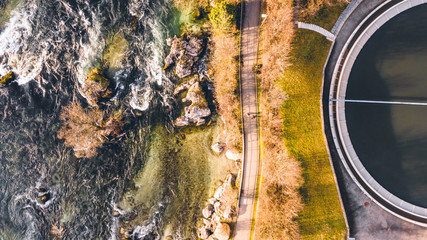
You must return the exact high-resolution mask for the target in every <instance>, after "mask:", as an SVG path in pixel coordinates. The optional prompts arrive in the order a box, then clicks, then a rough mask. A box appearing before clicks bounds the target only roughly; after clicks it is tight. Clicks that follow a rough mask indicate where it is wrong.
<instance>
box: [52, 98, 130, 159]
mask: <svg viewBox="0 0 427 240" xmlns="http://www.w3.org/2000/svg"><path fill="white" fill-rule="evenodd" d="M60 118H61V120H62V121H64V125H63V126H62V127H61V128H60V129H59V131H58V138H59V139H64V140H65V142H64V144H65V145H66V146H68V147H72V148H73V150H74V154H75V155H76V157H78V158H82V157H86V158H90V157H93V156H95V155H96V150H97V148H98V147H100V146H102V144H104V143H105V142H106V141H108V140H109V138H110V137H113V136H117V135H118V134H120V132H121V130H122V129H123V126H124V122H123V121H122V118H123V116H122V115H121V114H120V113H116V114H113V115H111V116H105V114H104V112H103V111H102V110H100V109H99V108H98V107H92V108H89V109H84V108H83V107H82V106H80V104H78V103H76V102H72V103H71V104H70V105H68V106H67V107H65V108H64V109H63V110H62V112H61V116H60Z"/></svg>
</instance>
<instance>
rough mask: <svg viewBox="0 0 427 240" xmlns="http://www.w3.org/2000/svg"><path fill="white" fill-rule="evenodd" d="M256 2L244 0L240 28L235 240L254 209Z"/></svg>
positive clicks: (244, 234)
mask: <svg viewBox="0 0 427 240" xmlns="http://www.w3.org/2000/svg"><path fill="white" fill-rule="evenodd" d="M260 8H261V3H260V0H245V1H244V14H243V25H242V43H241V54H242V66H241V86H240V87H241V90H242V93H241V94H242V105H243V108H242V111H243V129H244V141H245V149H244V152H245V155H244V161H243V169H242V171H243V175H242V189H241V191H242V192H241V195H240V200H239V216H238V219H237V224H236V230H235V237H234V239H235V240H249V239H250V236H251V228H252V219H253V216H254V207H255V205H254V204H255V192H256V186H257V177H258V165H259V131H258V118H257V115H258V113H257V111H258V103H257V84H256V78H255V74H254V73H253V71H252V67H253V66H254V64H255V62H256V57H257V45H258V25H259V18H260Z"/></svg>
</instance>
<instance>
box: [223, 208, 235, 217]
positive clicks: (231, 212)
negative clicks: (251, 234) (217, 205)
mask: <svg viewBox="0 0 427 240" xmlns="http://www.w3.org/2000/svg"><path fill="white" fill-rule="evenodd" d="M234 213H235V211H234V209H233V207H231V206H227V207H226V208H225V210H224V211H223V213H222V217H223V218H224V219H225V220H231V219H232V218H233V217H234Z"/></svg>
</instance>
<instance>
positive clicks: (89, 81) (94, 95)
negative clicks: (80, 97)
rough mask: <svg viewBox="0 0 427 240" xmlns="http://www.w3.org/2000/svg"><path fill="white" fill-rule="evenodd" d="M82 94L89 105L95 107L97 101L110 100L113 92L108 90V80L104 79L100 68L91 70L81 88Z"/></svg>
mask: <svg viewBox="0 0 427 240" xmlns="http://www.w3.org/2000/svg"><path fill="white" fill-rule="evenodd" d="M83 92H84V94H85V95H86V99H87V100H88V102H89V103H90V104H91V105H96V104H97V103H98V102H99V100H101V99H107V98H110V97H111V96H112V94H113V90H112V89H111V88H110V80H108V79H107V78H105V77H104V75H103V73H102V70H101V69H100V68H93V69H92V70H91V71H90V72H89V74H88V76H87V78H86V80H85V82H84V86H83Z"/></svg>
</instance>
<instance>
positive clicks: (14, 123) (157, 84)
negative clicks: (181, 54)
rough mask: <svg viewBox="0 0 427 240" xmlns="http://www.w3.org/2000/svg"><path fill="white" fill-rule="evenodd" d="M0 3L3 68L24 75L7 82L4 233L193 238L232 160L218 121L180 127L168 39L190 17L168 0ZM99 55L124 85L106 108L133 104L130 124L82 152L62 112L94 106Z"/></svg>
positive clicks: (1, 162)
mask: <svg viewBox="0 0 427 240" xmlns="http://www.w3.org/2000/svg"><path fill="white" fill-rule="evenodd" d="M0 7H2V10H1V12H0V75H5V74H7V73H8V72H9V71H13V72H14V73H15V75H16V76H17V79H16V80H15V82H13V83H12V84H11V85H10V86H8V87H2V88H0V119H1V124H0V239H2V240H3V239H55V238H57V237H58V236H55V234H51V233H50V232H51V230H52V229H53V228H55V227H56V228H58V229H63V231H62V233H61V235H62V239H119V231H120V228H121V227H128V228H129V227H131V228H132V233H131V234H132V238H133V239H162V238H164V237H165V236H166V235H170V236H172V237H173V238H174V239H186V238H189V239H196V238H197V237H196V222H197V220H198V219H199V218H200V216H201V208H202V207H203V206H202V205H203V203H204V201H206V199H207V198H208V197H209V195H210V194H212V192H213V190H214V187H215V184H217V182H218V180H219V179H221V178H224V177H225V174H226V173H227V169H231V168H232V167H233V166H232V164H230V163H229V162H226V161H225V160H224V159H223V158H224V157H222V156H221V157H220V156H217V155H215V154H213V153H212V152H211V150H210V144H212V142H213V141H215V140H216V138H217V136H218V135H219V131H220V130H219V127H218V126H217V124H216V123H215V121H213V122H212V124H211V125H210V126H207V127H203V128H202V129H186V130H185V129H184V130H182V129H175V128H174V127H173V124H172V121H173V119H174V118H175V117H177V111H176V109H177V103H176V100H175V99H174V96H173V94H172V93H173V90H174V87H175V85H176V83H177V79H176V77H175V76H173V75H172V74H170V73H167V72H165V71H163V70H162V67H163V65H164V58H165V56H166V54H167V51H168V47H167V46H166V38H168V37H172V36H174V35H175V34H178V33H179V26H180V24H181V22H180V15H179V12H178V11H177V10H176V9H174V8H173V7H172V5H171V2H170V1H167V0H140V1H133V0H97V1H95V0H91V1H86V0H74V1H73V0H50V1H45V0H0ZM123 46H125V47H123ZM100 64H107V65H108V69H107V71H106V72H107V77H108V78H110V79H112V81H113V82H114V84H115V89H114V96H113V98H112V99H111V100H109V101H107V102H105V103H103V105H102V108H103V109H105V111H110V112H111V111H116V110H118V109H122V110H124V112H125V121H126V126H125V129H124V135H123V136H122V137H121V138H119V139H116V140H115V141H114V142H111V143H108V144H104V146H103V147H102V148H100V149H99V150H98V154H97V156H96V157H93V158H91V159H86V158H82V159H77V158H75V157H74V155H73V152H72V149H70V148H67V147H66V146H64V144H63V141H62V140H58V138H57V131H58V129H59V128H60V127H61V125H62V122H61V121H60V120H59V114H60V112H61V110H62V109H63V107H64V106H67V105H68V104H69V103H70V102H71V101H78V102H80V103H82V104H83V105H84V106H86V105H87V104H86V103H85V99H84V98H83V97H82V94H81V88H82V83H83V82H84V80H85V78H86V74H87V72H88V71H89V70H90V69H92V68H94V67H97V66H99V65H100ZM85 104H86V105H85ZM178 112H179V111H178ZM213 120H215V119H213ZM218 162H220V163H221V164H218ZM41 192H48V194H49V199H48V201H47V202H46V203H43V202H41V201H40V200H39V199H38V197H39V195H40V194H41ZM117 212H118V213H119V215H118V216H117ZM54 226H55V227H54Z"/></svg>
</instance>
